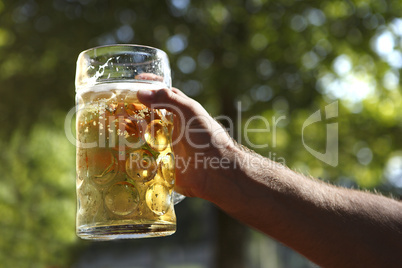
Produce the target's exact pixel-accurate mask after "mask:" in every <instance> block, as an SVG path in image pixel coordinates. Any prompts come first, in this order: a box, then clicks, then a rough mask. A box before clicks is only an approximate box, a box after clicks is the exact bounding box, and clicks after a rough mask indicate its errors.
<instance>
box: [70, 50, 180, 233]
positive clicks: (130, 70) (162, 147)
mask: <svg viewBox="0 0 402 268" xmlns="http://www.w3.org/2000/svg"><path fill="white" fill-rule="evenodd" d="M160 88H169V89H170V88H171V76H170V67H169V61H168V57H167V55H166V53H165V52H163V51H162V50H159V49H156V48H152V47H147V46H138V45H112V46H103V47H96V48H92V49H89V50H86V51H83V52H82V53H81V54H80V55H79V57H78V61H77V70H76V105H77V114H76V133H77V134H76V139H77V150H76V153H77V155H76V161H77V165H76V168H77V170H76V171H77V177H76V180H77V218H76V225H77V230H76V231H77V235H78V236H79V237H81V238H84V239H98V240H110V239H120V238H141V237H154V236H166V235H170V234H173V233H174V232H175V231H176V216H175V212H174V207H173V206H174V203H175V201H179V200H180V199H181V198H180V196H175V193H174V191H173V187H174V183H175V170H174V167H175V158H174V154H173V150H172V146H171V143H172V130H173V116H172V114H171V113H170V112H167V111H166V110H163V109H150V108H148V107H146V106H144V105H142V104H141V103H140V102H139V101H138V100H137V91H138V90H139V89H145V90H152V89H160ZM175 198H176V199H177V200H174V199H175Z"/></svg>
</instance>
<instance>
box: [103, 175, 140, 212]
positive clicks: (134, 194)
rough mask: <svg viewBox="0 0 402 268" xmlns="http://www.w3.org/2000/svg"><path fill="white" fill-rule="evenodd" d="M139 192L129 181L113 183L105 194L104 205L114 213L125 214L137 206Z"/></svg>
mask: <svg viewBox="0 0 402 268" xmlns="http://www.w3.org/2000/svg"><path fill="white" fill-rule="evenodd" d="M138 203H139V194H138V191H137V189H136V188H135V186H134V185H132V184H131V183H129V182H118V183H115V184H113V185H112V186H111V187H110V188H109V190H108V191H107V193H106V195H105V204H106V207H107V208H108V209H109V210H110V211H111V212H112V213H114V214H116V215H119V216H126V215H129V214H131V213H132V212H133V211H134V209H135V208H136V207H137V206H138Z"/></svg>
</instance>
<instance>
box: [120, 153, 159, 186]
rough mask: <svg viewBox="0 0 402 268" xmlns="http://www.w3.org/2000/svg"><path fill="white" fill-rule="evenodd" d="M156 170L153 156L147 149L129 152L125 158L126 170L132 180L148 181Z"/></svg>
mask: <svg viewBox="0 0 402 268" xmlns="http://www.w3.org/2000/svg"><path fill="white" fill-rule="evenodd" d="M156 171H157V164H156V161H155V158H154V156H153V155H152V154H151V153H150V152H149V151H147V150H144V149H140V150H136V151H134V152H131V153H130V154H129V158H128V159H127V160H126V172H127V174H128V175H129V176H130V177H131V178H132V179H134V180H139V181H149V180H151V179H152V178H153V177H154V176H155V173H156Z"/></svg>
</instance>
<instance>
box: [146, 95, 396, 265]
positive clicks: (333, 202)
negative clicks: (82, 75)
mask: <svg viewBox="0 0 402 268" xmlns="http://www.w3.org/2000/svg"><path fill="white" fill-rule="evenodd" d="M148 93H150V92H148ZM138 96H139V99H140V101H142V102H143V103H144V104H146V105H149V106H150V105H151V104H157V105H158V107H160V108H167V109H170V107H169V105H174V106H175V107H177V108H178V110H179V111H181V112H179V113H178V112H177V111H174V112H175V114H176V116H177V117H181V118H182V119H183V120H182V121H181V125H177V126H176V136H177V135H178V134H177V133H178V131H179V130H183V123H189V124H185V125H184V126H185V127H184V128H185V130H186V131H188V130H189V129H198V130H204V131H203V132H202V131H200V132H194V133H192V135H191V136H187V137H191V140H190V141H189V140H188V139H186V138H185V135H184V136H183V137H184V138H182V140H180V142H179V143H177V145H175V147H174V150H175V154H176V156H177V157H178V158H180V157H183V158H184V159H187V160H188V165H187V166H185V169H184V166H183V167H178V169H177V170H176V177H177V183H176V184H177V185H176V188H177V190H178V191H180V192H182V193H184V194H185V195H188V196H197V197H201V198H204V199H207V200H209V201H211V202H213V203H214V204H216V205H217V206H219V207H220V208H221V209H223V210H224V211H225V212H227V213H228V214H230V215H231V216H233V217H234V218H236V219H238V220H240V221H242V222H243V223H245V224H247V225H249V226H251V227H253V228H256V229H258V230H260V231H261V232H264V233H265V234H267V235H269V236H271V237H273V238H275V239H277V240H278V241H280V242H282V243H284V244H286V245H288V246H289V247H291V248H293V249H295V250H296V251H298V252H300V253H301V254H303V255H304V256H306V257H307V258H309V259H310V260H312V261H313V262H315V263H317V264H319V265H321V266H324V267H393V266H395V267H396V266H398V265H399V264H400V263H402V204H401V203H400V202H397V201H395V200H392V199H389V198H385V197H383V196H379V195H374V194H370V193H365V192H362V191H355V190H349V189H343V188H339V187H335V186H332V185H329V184H326V183H323V182H321V181H318V180H314V179H312V178H307V177H305V176H303V175H300V174H297V173H295V172H293V171H291V170H290V169H288V168H286V167H284V166H282V165H280V164H278V163H275V162H273V161H271V160H269V159H266V158H263V157H261V156H259V155H257V154H255V153H253V152H251V151H249V150H246V149H243V148H241V147H240V146H238V145H236V144H235V143H234V142H233V141H232V140H231V139H230V138H229V137H228V135H227V134H226V133H225V132H224V131H223V129H222V127H221V126H220V125H219V124H218V123H216V122H215V121H214V120H213V119H212V118H211V117H210V116H209V115H208V113H207V112H206V111H205V110H204V109H203V108H202V107H201V106H200V105H199V104H198V103H197V102H195V101H194V100H192V99H190V98H188V97H187V96H185V95H184V94H183V93H181V92H180V91H179V90H177V89H174V90H173V91H168V90H160V91H155V92H152V94H146V93H144V92H141V93H140V94H139V95H138ZM167 104H169V105H167ZM192 118H196V120H192ZM177 121H179V120H176V122H177ZM203 144H209V146H207V147H202V146H196V145H203ZM201 147H202V148H201ZM217 162H218V163H220V165H219V164H216V163H217Z"/></svg>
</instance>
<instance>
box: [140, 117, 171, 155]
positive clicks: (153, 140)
mask: <svg viewBox="0 0 402 268" xmlns="http://www.w3.org/2000/svg"><path fill="white" fill-rule="evenodd" d="M144 137H145V140H146V142H147V143H148V145H149V146H150V147H151V148H152V149H154V150H156V151H163V150H165V149H166V147H167V146H168V142H169V140H168V135H167V128H166V126H164V125H163V124H162V120H153V121H152V122H151V123H149V124H148V127H147V130H146V132H145V135H144Z"/></svg>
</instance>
